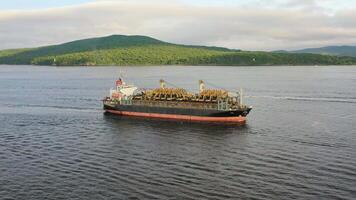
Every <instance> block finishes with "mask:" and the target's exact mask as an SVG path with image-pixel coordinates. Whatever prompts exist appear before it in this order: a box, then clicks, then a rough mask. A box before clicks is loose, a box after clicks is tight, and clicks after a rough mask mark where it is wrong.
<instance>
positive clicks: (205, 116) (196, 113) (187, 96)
mask: <svg viewBox="0 0 356 200" xmlns="http://www.w3.org/2000/svg"><path fill="white" fill-rule="evenodd" d="M103 104H104V110H105V112H108V113H112V114H118V115H124V116H135V117H144V118H159V119H174V120H184V121H195V122H214V123H234V124H245V123H246V116H247V115H248V113H249V112H250V110H251V109H252V107H250V106H246V105H244V104H243V103H242V91H240V92H236V93H232V92H228V91H227V90H222V89H206V88H205V84H204V82H203V81H202V80H200V81H199V93H196V94H194V93H190V92H188V91H187V90H185V89H183V88H167V87H166V82H165V81H164V80H160V88H156V89H150V90H144V89H138V88H137V87H136V86H134V85H129V84H126V83H125V82H124V81H123V80H122V79H121V78H120V79H119V80H117V81H116V88H115V89H111V90H110V96H109V97H106V98H105V99H104V100H103Z"/></svg>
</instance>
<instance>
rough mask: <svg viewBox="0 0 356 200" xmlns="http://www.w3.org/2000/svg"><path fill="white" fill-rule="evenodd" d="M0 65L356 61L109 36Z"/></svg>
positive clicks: (31, 52)
mask: <svg viewBox="0 0 356 200" xmlns="http://www.w3.org/2000/svg"><path fill="white" fill-rule="evenodd" d="M0 64H33V65H56V66H77V65H83V66H91V65H118V66H122V65H128V66H129V65H232V66H234V65H236V66H237V65H351V64H356V58H352V57H337V56H330V55H315V54H305V53H303V54H299V53H283V52H274V53H271V52H261V51H241V50H235V49H228V48H224V47H208V46H196V45H179V44H172V43H168V42H164V41H160V40H157V39H154V38H151V37H147V36H139V35H136V36H126V35H111V36H107V37H99V38H90V39H84V40H77V41H73V42H68V43H64V44H59V45H51V46H44V47H38V48H27V49H11V50H3V51H0Z"/></svg>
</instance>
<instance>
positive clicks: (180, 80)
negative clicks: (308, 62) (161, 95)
mask: <svg viewBox="0 0 356 200" xmlns="http://www.w3.org/2000/svg"><path fill="white" fill-rule="evenodd" d="M120 74H122V76H123V77H124V78H125V80H126V82H128V83H134V84H136V85H137V86H139V87H143V88H155V87H158V80H159V79H161V78H163V79H165V80H167V82H168V83H169V84H168V86H169V85H171V86H178V87H183V88H187V89H189V90H190V91H197V90H198V80H199V79H203V80H205V81H206V82H207V87H211V88H226V89H229V90H238V89H239V88H240V87H241V88H244V92H245V95H246V97H245V99H244V103H246V104H248V105H251V106H253V110H252V111H251V113H250V115H249V116H248V121H247V124H246V125H245V126H222V125H214V124H199V123H187V122H175V121H161V120H146V119H132V118H127V117H115V116H110V115H104V114H103V110H102V104H101V101H100V100H101V99H102V98H103V97H104V96H105V95H108V91H109V89H110V88H111V87H113V85H114V81H115V79H117V78H118V77H119V76H120ZM0 199H1V200H2V199H14V200H22V199H23V200H32V199H33V200H38V199H95V200H99V199H356V67H355V66H328V67H283V66H280V67H214V66H208V67H203V66H199V67H197V66H194V67H193V66H185V67H183V66H169V67H168V66H167V67H165V66H160V67H35V66H5V65H4V66H0Z"/></svg>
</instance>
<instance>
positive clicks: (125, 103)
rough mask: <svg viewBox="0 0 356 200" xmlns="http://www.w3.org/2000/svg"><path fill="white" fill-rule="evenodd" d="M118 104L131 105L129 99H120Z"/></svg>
mask: <svg viewBox="0 0 356 200" xmlns="http://www.w3.org/2000/svg"><path fill="white" fill-rule="evenodd" d="M120 104H121V105H132V99H131V98H127V99H121V100H120Z"/></svg>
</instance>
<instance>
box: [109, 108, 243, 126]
mask: <svg viewBox="0 0 356 200" xmlns="http://www.w3.org/2000/svg"><path fill="white" fill-rule="evenodd" d="M106 112H109V113H113V114H117V115H124V116H135V117H146V118H160V119H174V120H185V121H202V122H228V123H239V124H244V123H245V122H246V117H203V116H192V115H174V114H159V113H142V112H128V111H119V110H106Z"/></svg>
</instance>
